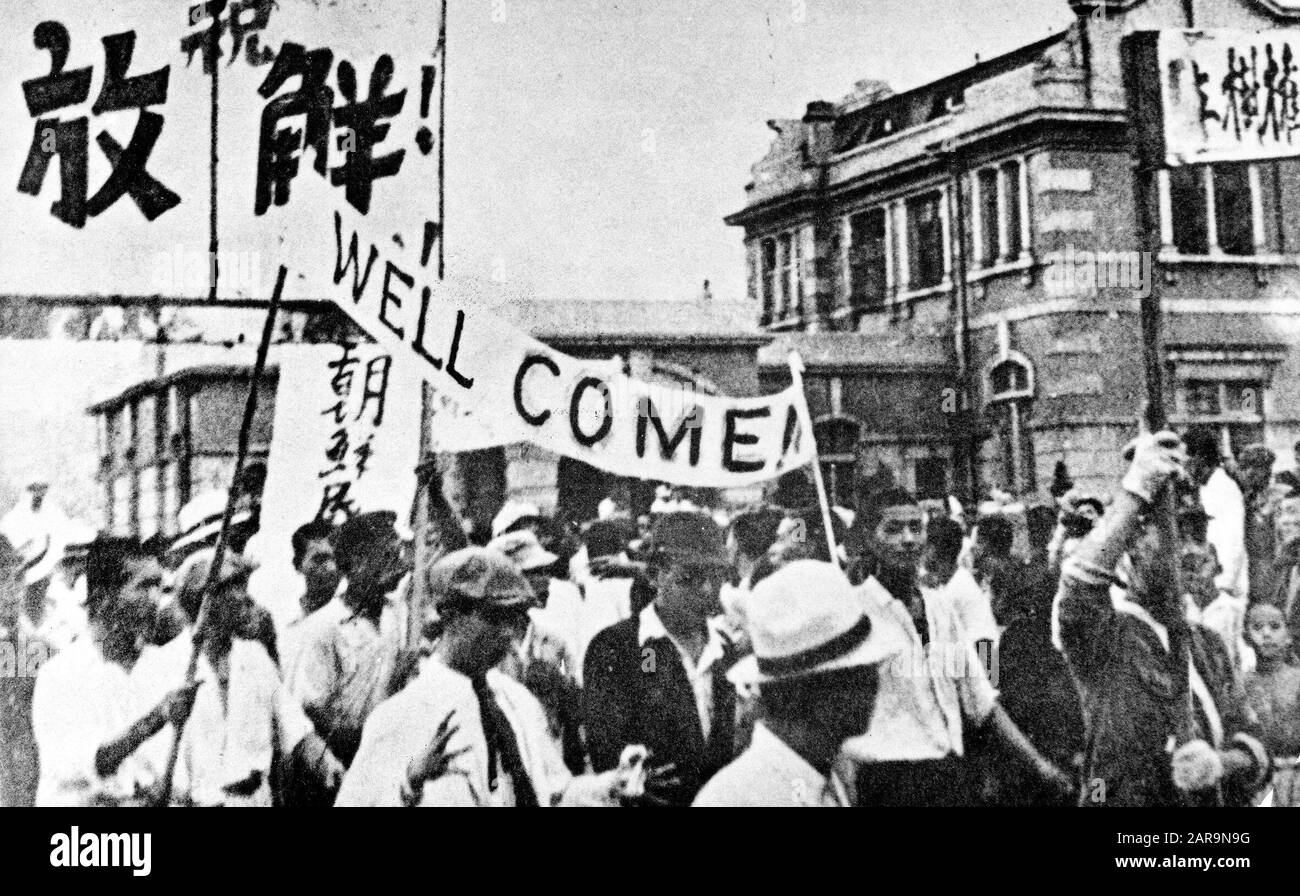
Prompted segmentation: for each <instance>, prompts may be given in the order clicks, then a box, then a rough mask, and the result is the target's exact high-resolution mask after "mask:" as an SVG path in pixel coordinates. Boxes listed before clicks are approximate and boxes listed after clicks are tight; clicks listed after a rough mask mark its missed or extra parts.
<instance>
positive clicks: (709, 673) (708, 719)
mask: <svg viewBox="0 0 1300 896" xmlns="http://www.w3.org/2000/svg"><path fill="white" fill-rule="evenodd" d="M637 622H638V627H637V642H638V643H639V644H640V645H641V646H642V647H644V646H645V644H646V642H647V641H649V640H650V639H651V638H667V639H668V640H669V641H671V642H672V645H673V646H674V647H676V648H677V654H678V656H680V657H681V659H682V668H683V669H685V670H686V678H687V680H689V681H690V683H691V691H693V692H694V694H695V709H696V711H697V712H698V713H699V716H700V733H701V734H703V735H704V740H705V741H706V742H707V741H708V739H709V732H710V731H712V730H713V664H714V663H716V662H718V661H719V660H721V659H722V658H723V655H724V652H723V640H722V627H723V622H722V619H721V617H715V618H713V619H710V620H708V622H707V624H706V627H707V628H708V632H709V639H708V641H707V642H705V644H704V650H703V651H702V652H701V653H700V661H699V662H698V663H696V662H693V661H692V660H691V655H690V654H689V653H687V651H686V648H684V647H682V645H681V644H679V643H678V642H677V639H676V638H674V637H673V636H672V635H670V634H669V633H668V629H666V628H664V623H663V620H662V619H660V618H659V613H658V611H657V610H655V605H654V604H653V603H652V604H650V605H648V606H647V607H646V608H645V609H644V610H642V611H641V614H640V616H639V617H638V620H637Z"/></svg>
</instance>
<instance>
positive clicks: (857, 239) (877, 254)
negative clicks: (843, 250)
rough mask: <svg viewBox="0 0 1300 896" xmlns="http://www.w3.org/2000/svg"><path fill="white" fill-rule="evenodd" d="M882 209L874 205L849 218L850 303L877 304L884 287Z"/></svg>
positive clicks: (860, 305) (882, 299)
mask: <svg viewBox="0 0 1300 896" xmlns="http://www.w3.org/2000/svg"><path fill="white" fill-rule="evenodd" d="M886 259H887V255H886V251H885V210H884V209H883V208H873V209H871V210H869V211H865V212H862V213H861V214H857V215H854V216H853V217H851V218H849V304H850V305H851V306H852V307H853V308H857V309H871V308H879V307H881V306H882V305H884V303H885V290H886V277H887V274H886V263H887V262H886Z"/></svg>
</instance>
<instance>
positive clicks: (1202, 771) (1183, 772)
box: [1173, 740, 1223, 793]
mask: <svg viewBox="0 0 1300 896" xmlns="http://www.w3.org/2000/svg"><path fill="white" fill-rule="evenodd" d="M1173 767H1174V786H1175V787H1177V788H1178V789H1179V790H1182V791H1184V792H1186V793H1195V792H1197V791H1200V790H1208V789H1209V788H1211V787H1213V786H1214V785H1216V784H1218V783H1219V781H1221V780H1222V779H1223V758H1222V757H1221V756H1219V751H1218V750H1216V749H1214V747H1212V746H1210V745H1209V744H1207V743H1206V742H1205V741H1203V740H1194V741H1190V742H1188V743H1185V744H1183V745H1182V746H1181V747H1179V748H1178V749H1177V750H1175V751H1174V756H1173Z"/></svg>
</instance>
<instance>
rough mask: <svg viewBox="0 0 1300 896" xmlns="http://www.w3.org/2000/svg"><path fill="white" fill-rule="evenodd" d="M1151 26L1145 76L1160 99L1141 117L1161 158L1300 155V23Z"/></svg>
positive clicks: (1173, 161)
mask: <svg viewBox="0 0 1300 896" xmlns="http://www.w3.org/2000/svg"><path fill="white" fill-rule="evenodd" d="M1152 34H1153V35H1158V36H1153V37H1146V38H1145V40H1146V42H1147V46H1148V48H1150V46H1151V43H1152V42H1154V52H1153V53H1152V52H1149V51H1148V53H1147V54H1146V59H1147V62H1148V68H1147V70H1146V71H1145V72H1143V73H1142V74H1141V80H1143V81H1146V83H1147V87H1146V88H1145V91H1149V92H1150V94H1152V95H1151V97H1150V98H1151V100H1152V101H1153V102H1152V104H1151V105H1152V106H1156V104H1157V103H1158V107H1157V108H1153V109H1143V110H1141V113H1140V114H1139V120H1140V121H1141V122H1142V123H1143V125H1145V127H1146V128H1147V130H1148V133H1149V134H1150V137H1151V142H1152V143H1154V144H1155V145H1154V151H1153V152H1152V153H1151V157H1152V158H1153V159H1154V160H1156V161H1158V162H1159V163H1160V164H1164V165H1168V166H1171V167H1177V166H1181V165H1195V164H1201V163H1207V162H1238V161H1252V160H1257V159H1275V158H1284V157H1288V156H1296V155H1300V30H1295V29H1278V30H1272V31H1258V32H1255V31H1228V30H1222V31H1220V30H1214V31H1181V30H1170V31H1160V32H1153V33H1152ZM1139 42H1141V39H1139ZM1152 63H1153V64H1154V67H1155V70H1154V71H1151V70H1150V67H1149V66H1150V65H1151V64H1152ZM1139 89H1142V88H1139ZM1145 91H1144V92H1145ZM1157 91H1158V93H1157Z"/></svg>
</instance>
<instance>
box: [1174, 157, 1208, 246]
mask: <svg viewBox="0 0 1300 896" xmlns="http://www.w3.org/2000/svg"><path fill="white" fill-rule="evenodd" d="M1206 195H1207V194H1206V192H1205V175H1204V173H1203V171H1202V169H1201V168H1199V167H1195V166H1189V167H1184V168H1173V169H1171V170H1170V172H1169V200H1170V207H1171V208H1172V210H1173V225H1174V226H1173V237H1174V245H1175V246H1177V247H1178V251H1179V252H1181V253H1183V254H1184V255H1208V254H1209V252H1210V236H1209V230H1208V228H1206V226H1205V214H1206Z"/></svg>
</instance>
